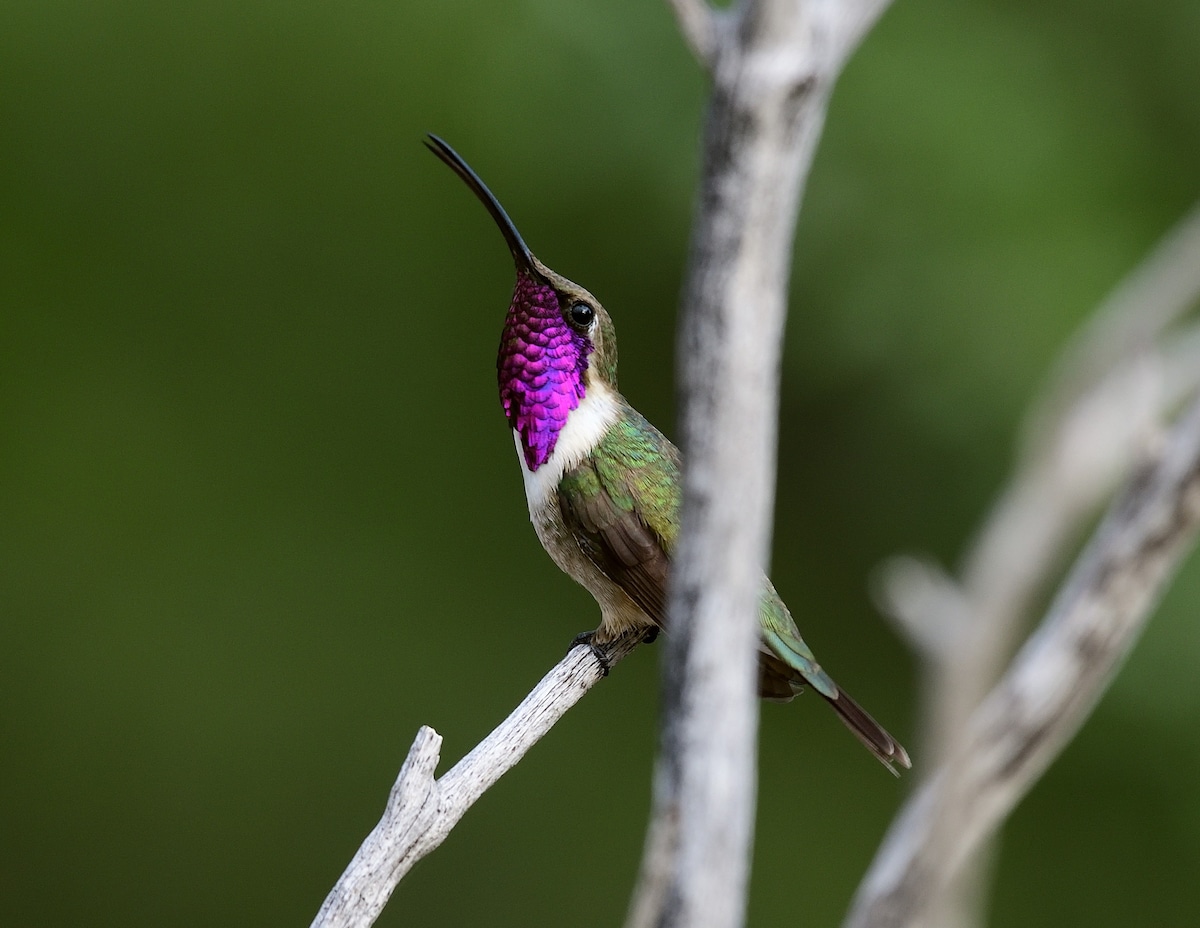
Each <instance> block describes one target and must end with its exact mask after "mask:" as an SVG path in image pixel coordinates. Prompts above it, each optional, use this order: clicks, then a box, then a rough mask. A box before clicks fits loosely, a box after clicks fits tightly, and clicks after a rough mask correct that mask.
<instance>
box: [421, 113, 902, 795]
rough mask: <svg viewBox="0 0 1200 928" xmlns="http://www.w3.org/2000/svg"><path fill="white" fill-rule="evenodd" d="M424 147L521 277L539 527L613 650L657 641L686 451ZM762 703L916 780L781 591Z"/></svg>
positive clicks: (489, 204)
mask: <svg viewBox="0 0 1200 928" xmlns="http://www.w3.org/2000/svg"><path fill="white" fill-rule="evenodd" d="M425 145H426V146H427V147H428V148H429V150H430V151H432V152H433V153H434V154H435V155H437V157H438V158H440V159H441V160H442V161H444V162H445V163H446V164H447V165H449V167H450V168H451V170H453V171H454V173H455V174H457V175H458V176H459V177H460V178H461V179H462V180H463V182H464V183H466V185H467V186H468V187H469V188H470V189H471V191H472V192H473V193H474V194H475V196H476V197H478V198H479V200H480V201H481V202H482V203H483V205H484V207H486V209H487V211H488V212H489V213H490V214H491V216H492V219H493V220H495V222H496V225H497V226H499V228H500V233H501V234H502V235H503V236H504V240H505V242H507V243H508V249H509V251H510V252H511V253H512V258H513V261H514V263H515V264H516V275H517V277H516V284H515V286H514V288H513V294H512V301H511V303H510V305H509V309H508V315H507V316H506V317H505V320H504V332H503V334H502V335H501V337H500V351H499V354H498V356H497V359H496V372H497V376H498V380H499V387H500V404H501V406H502V407H503V409H504V415H505V417H506V418H507V420H508V424H509V426H510V428H511V430H512V435H513V440H514V443H515V445H516V451H517V459H518V462H519V463H520V467H521V476H522V477H523V478H524V484H525V498H526V501H527V503H528V505H529V517H530V520H531V521H532V523H533V526H534V529H535V530H536V532H537V536H538V539H539V540H540V541H541V543H542V546H543V547H544V548H545V549H546V552H547V553H548V554H549V555H550V557H551V559H552V560H553V561H554V563H555V564H557V565H558V567H559V568H560V569H561V570H562V571H563V572H564V573H566V574H567V575H568V576H569V577H571V578H572V579H573V580H575V581H576V582H577V583H579V584H580V585H581V586H582V587H583V588H584V589H586V590H587V591H588V592H589V593H591V594H592V596H593V597H595V599H596V602H597V604H598V605H599V606H600V615H601V620H600V625H599V627H598V628H597V629H596V630H595V631H594V632H591V633H588V634H587V635H584V636H580V637H581V638H582V639H583V640H590V641H591V643H592V644H593V646H599V647H602V646H603V645H604V644H606V643H608V642H611V641H613V640H614V639H616V638H619V637H621V636H624V635H630V634H640V635H642V636H643V638H644V640H647V641H652V640H653V639H654V637H656V636H657V634H658V631H659V630H660V629H662V627H663V624H664V620H665V619H666V611H667V609H666V606H667V593H666V590H667V578H668V576H669V574H670V570H671V556H672V552H673V551H674V549H675V545H676V543H677V541H678V538H679V510H680V501H681V497H682V484H681V481H680V469H681V466H682V462H681V460H680V454H679V451H678V449H676V447H675V446H674V445H673V444H671V442H670V441H668V440H667V438H666V436H664V435H663V434H662V432H660V431H659V430H658V429H656V428H655V427H654V426H653V425H651V424H650V422H648V421H647V420H646V418H645V417H644V416H643V415H642V414H641V413H639V412H638V411H637V410H636V409H634V408H633V407H632V406H631V405H630V404H629V402H628V401H627V400H626V399H625V397H623V396H622V395H621V393H620V392H619V391H618V389H617V337H616V331H615V329H614V327H613V322H612V318H611V317H610V316H609V314H608V312H607V311H606V310H605V309H604V307H603V306H602V305H600V301H599V300H597V299H596V298H595V297H594V296H592V294H591V293H589V292H588V291H587V290H585V289H584V288H583V287H581V286H579V285H578V284H576V283H573V282H572V281H570V280H567V278H565V277H563V276H562V275H560V274H556V273H555V272H554V271H552V270H550V268H548V267H546V265H544V264H543V263H542V262H541V261H539V260H538V259H537V258H536V257H535V256H534V254H533V252H532V251H530V250H529V247H528V246H527V245H526V244H525V240H524V239H523V238H522V237H521V234H520V233H519V232H518V231H517V227H516V225H514V223H513V221H512V220H511V219H510V218H509V217H508V213H506V212H505V211H504V207H503V206H501V205H500V201H499V200H498V199H496V197H495V196H494V195H493V194H492V192H491V191H490V190H489V189H488V188H487V186H486V185H485V184H484V183H483V181H482V180H481V179H480V178H479V175H478V174H476V173H475V172H474V171H473V170H472V169H471V167H470V165H468V164H467V162H466V161H464V160H463V158H462V157H461V156H460V155H459V154H458V153H457V152H456V151H455V150H454V149H453V148H451V147H450V146H449V145H448V144H446V142H445V141H443V140H442V139H440V138H438V137H437V136H436V135H430V136H429V137H428V138H427V139H426V141H425ZM758 621H759V695H760V696H762V697H763V698H765V699H770V700H774V701H779V702H788V701H790V700H791V699H793V698H794V697H795V696H796V695H797V694H799V693H800V692H801V690H802V689H803V688H804V687H805V686H811V687H812V688H813V689H814V690H816V692H817V693H819V694H820V695H821V696H822V697H823V698H824V699H825V701H826V702H827V703H829V705H830V706H832V707H833V710H834V712H836V713H837V715H838V717H839V718H840V719H841V720H842V721H843V722H844V723H845V724H846V726H847V727H848V728H849V729H850V730H851V731H852V732H853V733H854V734H855V736H857V738H858V739H859V741H861V742H862V743H863V744H864V745H865V746H866V748H867V750H868V751H870V752H871V753H872V754H873V755H874V756H875V757H876V758H877V759H878V760H879V761H880V762H881V763H882V764H883V765H884V766H885V767H887V768H888V770H890V771H891V772H892V773H893V774H897V775H898V771H897V770H896V768H895V767H894V766H893V764H899V765H900V766H902V767H910V766H911V763H910V761H909V758H908V753H907V752H906V751H905V750H904V748H903V747H901V745H900V743H899V742H898V741H897V740H896V739H895V738H893V737H892V736H891V735H890V734H888V733H887V731H885V730H884V728H883V727H882V726H881V725H880V724H879V723H878V722H876V721H875V720H874V719H873V718H871V716H870V715H868V714H867V712H866V710H864V709H863V708H862V707H861V706H860V705H859V704H858V703H857V702H855V701H854V700H853V699H851V698H850V696H849V695H847V693H846V692H845V690H843V689H841V688H840V687H839V686H838V685H837V684H836V683H834V682H833V680H832V678H830V676H829V675H828V674H827V673H826V672H825V671H824V669H822V667H821V665H820V664H818V663H817V660H816V658H815V657H814V656H813V652H812V651H811V650H810V649H809V647H808V645H806V644H805V643H804V640H803V639H802V638H801V637H800V632H799V630H798V629H797V628H796V623H795V621H794V620H793V619H792V615H791V613H790V612H789V611H788V608H787V606H785V605H784V603H783V600H782V599H781V598H780V596H779V594H778V593H777V592H776V591H775V587H774V586H773V585H772V584H771V581H770V579H768V578H767V577H766V576H764V577H763V586H762V595H761V598H760V602H759V614H758Z"/></svg>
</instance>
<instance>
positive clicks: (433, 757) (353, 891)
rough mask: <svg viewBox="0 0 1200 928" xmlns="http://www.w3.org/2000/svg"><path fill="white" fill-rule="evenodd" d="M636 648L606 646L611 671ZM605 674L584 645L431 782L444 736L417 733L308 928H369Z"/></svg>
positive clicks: (632, 639) (630, 641)
mask: <svg viewBox="0 0 1200 928" xmlns="http://www.w3.org/2000/svg"><path fill="white" fill-rule="evenodd" d="M640 641H641V638H640V637H639V636H627V637H625V638H621V639H618V640H616V641H614V642H612V643H611V644H610V645H608V647H607V650H606V651H605V662H606V663H607V665H608V666H609V667H611V666H612V665H614V664H616V663H617V662H618V661H620V660H621V659H622V658H624V657H625V656H626V655H628V654H629V652H631V651H632V650H633V649H634V648H635V647H637V645H638V643H639V642H640ZM606 673H607V671H606V670H605V668H604V666H603V665H602V664H601V663H600V660H599V659H598V658H597V656H596V654H595V653H594V652H593V650H592V649H591V648H590V647H589V646H587V645H580V646H578V647H574V648H572V649H571V650H570V651H569V652H568V653H567V656H566V657H564V658H563V659H562V660H561V661H559V662H558V664H557V665H556V666H555V667H554V668H553V669H552V670H551V671H550V672H549V673H548V674H546V676H545V677H543V678H542V681H541V682H540V683H538V685H537V686H536V687H534V689H533V691H532V692H531V693H530V694H529V695H528V696H526V697H525V699H524V701H522V703H521V704H520V705H519V706H517V708H516V709H514V710H513V712H512V714H511V715H509V717H508V718H506V719H505V720H504V721H503V722H502V723H501V724H500V725H499V726H498V727H497V728H496V729H495V731H493V732H492V733H491V734H490V735H488V736H487V737H486V738H485V739H484V740H483V741H481V742H480V743H479V744H478V745H477V746H476V747H475V749H474V750H472V751H471V753H469V754H468V755H467V756H466V757H464V758H463V759H462V760H460V761H459V762H458V763H457V764H455V765H454V766H453V767H451V768H450V769H449V770H447V771H446V773H445V774H443V775H442V776H441V777H440V778H438V779H436V780H435V779H434V776H433V773H434V770H435V769H436V768H437V763H438V757H439V752H440V749H441V745H442V736H441V735H439V734H438V733H437V732H435V731H434V730H433V729H432V728H430V727H428V726H422V727H421V730H420V731H418V732H417V737H416V740H415V741H413V744H412V747H411V748H410V749H409V752H408V757H407V758H406V759H405V761H404V765H403V766H402V767H401V768H400V775H399V777H397V779H396V783H395V785H394V786H393V787H392V791H391V794H390V796H389V797H388V802H387V808H386V809H385V810H384V813H383V818H381V819H380V820H379V824H378V825H376V826H375V828H374V829H373V830H372V831H371V833H370V834H369V835H367V837H366V840H364V841H363V843H362V845H361V846H360V847H359V849H358V852H357V853H356V854H355V855H354V859H353V860H351V861H350V865H349V866H348V867H347V868H346V871H345V873H343V874H342V875H341V877H340V878H339V879H338V881H337V884H336V885H335V886H334V887H333V889H332V890H331V891H330V893H329V895H328V896H327V897H326V898H325V902H324V904H323V905H322V906H321V910H320V911H319V912H318V913H317V917H316V918H315V919H314V920H313V923H312V925H313V928H362V926H367V925H372V924H374V923H375V919H376V918H378V917H379V913H380V912H382V911H383V907H384V906H385V905H386V904H387V901H388V899H389V898H390V897H391V895H392V892H393V891H394V890H395V888H396V886H397V884H399V882H400V880H401V879H403V877H404V875H405V874H406V873H408V871H409V870H410V869H412V866H413V864H415V863H416V862H417V861H418V860H420V859H421V858H422V857H424V856H425V855H426V854H428V853H429V852H430V851H432V850H434V849H435V848H436V847H438V846H439V845H440V844H441V843H442V842H443V841H444V840H446V836H447V835H449V834H450V830H451V829H452V828H453V827H454V826H455V825H457V824H458V822H459V819H461V818H462V817H463V815H464V814H466V811H467V809H469V808H470V807H471V806H472V805H474V804H475V801H476V800H477V799H478V798H479V797H480V796H482V795H483V794H484V792H486V791H487V790H488V789H489V788H490V787H491V786H492V785H493V784H494V783H495V782H496V781H497V780H499V779H500V777H502V776H503V775H504V774H506V773H507V772H508V771H509V770H511V769H512V768H513V767H515V766H516V764H517V762H518V761H519V760H520V759H521V758H522V757H524V756H525V753H526V752H527V751H528V750H529V749H530V748H531V747H533V746H534V745H535V744H536V743H537V742H538V741H539V740H541V738H542V737H543V736H544V735H545V734H546V733H547V732H549V731H550V729H551V728H552V727H553V726H554V723H555V722H557V721H558V720H559V719H560V718H562V716H563V715H564V714H565V713H566V711H567V710H568V709H570V708H571V706H573V705H575V703H577V702H578V701H579V700H580V698H582V696H583V694H584V693H586V692H587V691H588V690H589V689H591V688H592V687H593V686H594V685H595V684H596V683H597V682H598V681H599V680H600V679H601V678H602V677H603V676H604V675H605V674H606Z"/></svg>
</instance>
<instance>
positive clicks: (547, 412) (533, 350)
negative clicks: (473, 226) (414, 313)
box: [425, 135, 617, 471]
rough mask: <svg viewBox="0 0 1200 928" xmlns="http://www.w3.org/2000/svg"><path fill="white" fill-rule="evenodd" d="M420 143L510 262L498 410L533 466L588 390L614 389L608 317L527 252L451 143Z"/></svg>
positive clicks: (614, 365)
mask: <svg viewBox="0 0 1200 928" xmlns="http://www.w3.org/2000/svg"><path fill="white" fill-rule="evenodd" d="M425 144H426V145H427V146H428V147H429V149H430V151H432V152H433V153H434V154H435V155H437V156H438V157H439V158H441V159H442V160H443V161H444V162H446V164H448V165H449V166H450V167H451V168H452V169H453V170H454V172H455V173H456V174H458V176H459V177H461V178H462V179H463V181H464V182H465V183H466V184H467V186H468V187H470V188H471V190H473V191H474V193H475V195H476V196H477V197H479V199H480V200H481V201H482V202H483V205H484V206H486V207H487V210H488V212H489V213H491V215H492V218H493V219H494V220H495V221H496V224H497V225H498V226H499V227H500V231H501V233H503V235H504V239H505V241H506V242H507V243H508V247H509V251H511V252H512V256H513V261H514V262H515V263H516V266H517V282H516V286H515V287H514V288H513V295H512V303H511V304H510V305H509V308H508V316H507V317H506V318H505V320H504V334H503V335H502V336H501V337H500V352H499V355H498V356H497V358H496V372H497V374H498V377H499V382H500V403H501V405H503V407H504V414H505V416H507V418H508V422H509V424H510V425H511V426H512V427H513V429H514V430H515V431H516V432H517V433H518V435H520V438H521V446H522V449H523V450H524V454H525V463H526V465H527V466H528V468H529V470H531V471H534V470H537V469H538V468H539V467H541V466H542V464H544V463H546V461H547V459H548V458H549V457H550V455H551V454H553V453H554V447H555V445H556V444H557V442H558V436H559V433H560V432H561V431H562V429H563V427H564V426H565V425H566V424H567V418H568V416H570V414H571V413H572V412H573V411H574V410H575V409H577V408H578V407H579V404H580V403H581V402H582V401H583V400H584V399H585V398H586V397H587V394H588V391H589V390H602V389H605V388H611V389H612V390H615V389H616V386H617V339H616V332H615V331H614V329H613V324H612V319H611V318H609V315H608V313H607V312H606V311H605V309H604V307H603V306H601V305H600V302H599V301H598V300H597V299H596V298H595V297H594V296H592V295H591V294H590V293H588V291H586V290H584V289H583V287H580V286H579V285H578V284H575V283H572V282H571V281H569V280H567V279H566V278H565V277H562V276H561V275H559V274H556V273H554V271H552V270H550V269H549V268H548V267H546V266H545V265H544V264H542V262H541V261H539V260H538V259H537V258H536V257H534V255H533V252H531V251H530V250H529V247H528V246H527V245H526V244H525V241H524V239H522V238H521V235H520V233H519V232H517V228H516V226H515V225H513V222H512V220H511V219H509V218H508V214H507V213H506V212H505V211H504V208H503V207H502V206H501V205H500V202H499V201H498V200H497V199H496V198H495V197H494V196H493V195H492V192H491V191H490V190H488V188H487V187H486V186H485V185H484V183H483V181H482V180H480V179H479V176H478V175H477V174H476V173H475V172H474V171H472V170H471V168H470V166H469V165H468V164H467V163H466V161H464V160H463V159H462V157H460V156H459V154H458V153H457V152H455V151H454V149H452V148H451V147H450V146H449V145H447V144H446V143H445V142H443V141H442V140H441V139H439V138H438V137H437V136H434V135H431V136H430V137H429V141H427V142H426V143H425Z"/></svg>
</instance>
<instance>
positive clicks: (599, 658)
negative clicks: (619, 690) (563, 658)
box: [567, 631, 612, 677]
mask: <svg viewBox="0 0 1200 928" xmlns="http://www.w3.org/2000/svg"><path fill="white" fill-rule="evenodd" d="M581 644H585V645H587V646H588V647H589V648H591V650H592V656H593V657H594V658H596V663H598V664H599V665H600V676H602V677H607V676H608V672H609V671H610V670H611V669H612V664H611V663H609V660H608V651H607V650H606V649H605V648H604V647H602V646H601V645H598V644H596V633H595V632H594V631H593V632H580V633H579V634H578V635H576V636H575V637H574V638H573V639H572V640H571V647H569V648H567V653H568V654H570V653H571V652H572V651H573V650H575V648H577V647H579V646H580V645H581Z"/></svg>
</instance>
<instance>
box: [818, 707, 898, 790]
mask: <svg viewBox="0 0 1200 928" xmlns="http://www.w3.org/2000/svg"><path fill="white" fill-rule="evenodd" d="M821 695H822V696H823V697H824V699H825V701H826V702H827V703H829V705H831V706H832V707H833V711H834V712H836V713H837V716H838V718H839V719H841V720H842V721H843V722H844V723H845V725H846V727H847V728H849V729H850V731H852V732H853V733H854V736H855V737H856V738H858V740H859V741H861V742H862V743H863V744H864V745H865V746H866V748H867V750H868V751H870V752H871V753H872V754H874V755H875V758H876V760H878V761H879V762H880V763H881V764H883V766H885V767H887V769H888V770H889V771H891V773H892V774H893V775H894V776H900V771H899V770H897V769H896V768H895V767H893V766H892V764H894V763H895V764H899V765H900V766H901V767H904V768H905V769H906V770H907V769H908V768H910V767H912V761H910V760H909V759H908V752H907V751H906V750H904V747H903V746H902V745H901V744H900V742H899V741H897V740H896V739H895V738H893V737H892V736H891V735H889V734H888V732H887V730H886V729H885V728H884V727H883V726H882V725H880V724H879V723H878V722H876V721H875V720H874V719H873V718H871V716H870V714H869V713H868V712H867V710H866V709H864V708H863V707H862V706H860V705H859V704H858V703H856V702H855V701H854V700H853V699H851V698H850V696H849V694H847V693H846V691H845V690H843V689H840V688H839V689H838V691H837V695H836V696H825V694H824V693H822V694H821Z"/></svg>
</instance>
